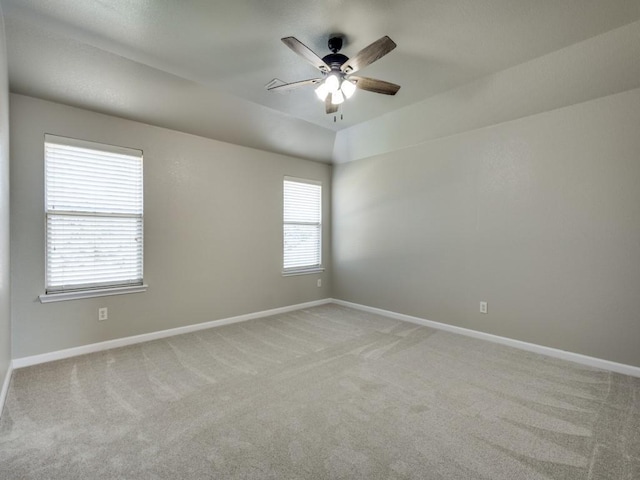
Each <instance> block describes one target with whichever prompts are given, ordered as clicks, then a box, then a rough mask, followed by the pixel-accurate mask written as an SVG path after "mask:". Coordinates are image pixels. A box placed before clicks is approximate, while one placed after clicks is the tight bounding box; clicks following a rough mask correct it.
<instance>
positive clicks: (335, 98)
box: [331, 90, 344, 105]
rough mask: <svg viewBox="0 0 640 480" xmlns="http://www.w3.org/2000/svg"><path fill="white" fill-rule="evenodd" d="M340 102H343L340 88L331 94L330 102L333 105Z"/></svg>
mask: <svg viewBox="0 0 640 480" xmlns="http://www.w3.org/2000/svg"><path fill="white" fill-rule="evenodd" d="M342 102H344V95H343V94H342V92H341V91H340V90H338V91H336V92H333V93H332V94H331V103H332V104H333V105H340V104H341V103H342Z"/></svg>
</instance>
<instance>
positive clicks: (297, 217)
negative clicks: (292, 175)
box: [283, 179, 322, 269]
mask: <svg viewBox="0 0 640 480" xmlns="http://www.w3.org/2000/svg"><path fill="white" fill-rule="evenodd" d="M283 185H284V212H283V219H284V225H283V238H284V249H283V266H284V268H285V269H290V268H300V267H315V266H320V263H321V236H322V235H321V221H322V208H321V206H322V186H321V185H318V184H314V183H306V182H303V181H302V182H296V181H292V180H286V179H285V180H284V184H283Z"/></svg>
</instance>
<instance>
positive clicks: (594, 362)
mask: <svg viewBox="0 0 640 480" xmlns="http://www.w3.org/2000/svg"><path fill="white" fill-rule="evenodd" d="M331 303H335V304H336V305H342V306H344V307H350V308H355V309H357V310H362V311H364V312H369V313H375V314H378V315H383V316H385V317H390V318H394V319H396V320H404V321H405V322H410V323H415V324H418V325H424V326H425V327H431V328H436V329H438V330H444V331H447V332H451V333H457V334H459V335H465V336H467V337H473V338H478V339H480V340H487V341H489V342H493V343H500V344H502V345H507V346H509V347H514V348H518V349H520V350H526V351H528V352H534V353H540V354H542V355H547V356H549V357H554V358H560V359H562V360H567V361H569V362H574V363H579V364H581V365H587V366H589V367H594V368H600V369H602V370H609V371H611V372H616V373H622V374H623V375H630V376H633V377H640V367H634V366H633V365H626V364H624V363H616V362H612V361H609V360H603V359H601V358H595V357H589V356H587V355H582V354H580V353H573V352H567V351H565V350H559V349H557V348H551V347H545V346H542V345H536V344H535V343H528V342H522V341H520V340H514V339H512V338H507V337H500V336H498V335H493V334H491V333H484V332H478V331H476V330H470V329H468V328H463V327H456V326H454V325H447V324H446V323H440V322H434V321H432V320H425V319H424V318H419V317H413V316H411V315H405V314H403V313H396V312H392V311H389V310H383V309H381V308H375V307H369V306H366V305H360V304H358V303H352V302H347V301H344V300H337V299H331Z"/></svg>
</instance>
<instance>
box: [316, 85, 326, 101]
mask: <svg viewBox="0 0 640 480" xmlns="http://www.w3.org/2000/svg"><path fill="white" fill-rule="evenodd" d="M316 95H317V96H318V98H319V99H320V100H322V101H323V102H324V101H325V100H326V99H327V95H329V89H328V88H327V85H326V83H324V82H323V83H321V84H320V86H319V87H318V88H316Z"/></svg>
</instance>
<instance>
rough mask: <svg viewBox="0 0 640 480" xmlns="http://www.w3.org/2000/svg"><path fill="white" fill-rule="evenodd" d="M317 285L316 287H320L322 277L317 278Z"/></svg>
mask: <svg viewBox="0 0 640 480" xmlns="http://www.w3.org/2000/svg"><path fill="white" fill-rule="evenodd" d="M317 285H318V287H321V286H322V279H321V278H319V279H318V281H317Z"/></svg>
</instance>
